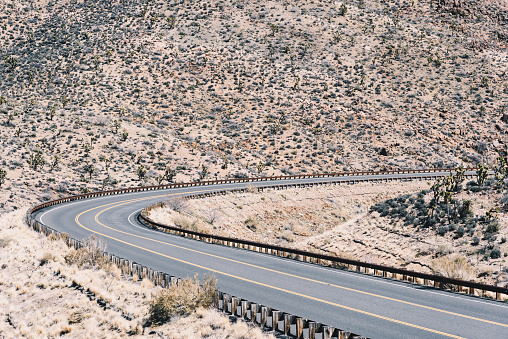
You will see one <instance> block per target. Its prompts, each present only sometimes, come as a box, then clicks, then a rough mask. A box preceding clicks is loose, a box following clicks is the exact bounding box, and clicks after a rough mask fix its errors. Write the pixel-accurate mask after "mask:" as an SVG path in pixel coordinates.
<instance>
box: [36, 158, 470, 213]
mask: <svg viewBox="0 0 508 339" xmlns="http://www.w3.org/2000/svg"><path fill="white" fill-rule="evenodd" d="M465 170H466V171H475V170H477V168H466V169H465ZM450 171H454V169H449V168H436V169H421V170H397V171H369V172H334V173H318V174H295V175H283V176H273V177H256V178H231V179H220V180H209V181H200V182H187V183H174V184H167V185H157V186H140V187H133V188H125V189H119V190H109V191H101V192H93V193H86V194H80V195H73V196H70V197H65V198H61V199H56V200H52V201H48V202H46V203H43V204H40V205H37V206H35V207H33V208H32V209H31V210H30V213H34V212H36V211H37V210H40V209H43V208H46V207H49V206H53V205H56V204H61V203H64V202H69V201H73V200H80V199H87V198H94V197H102V196H105V195H113V194H123V193H133V192H143V191H153V190H161V189H169V188H182V187H192V186H208V185H218V184H234V183H242V182H255V181H274V180H290V179H312V178H329V177H344V176H360V175H387V174H405V173H408V174H416V173H437V172H450ZM437 177H438V176H436V177H432V176H431V177H430V179H432V178H437ZM360 180H361V179H360ZM382 180H385V179H382ZM351 181H352V180H351ZM370 181H372V179H371V180H370Z"/></svg>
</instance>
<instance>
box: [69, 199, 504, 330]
mask: <svg viewBox="0 0 508 339" xmlns="http://www.w3.org/2000/svg"><path fill="white" fill-rule="evenodd" d="M204 191H205V190H200V191H194V192H188V193H197V192H204ZM208 191H212V190H208ZM169 195H178V194H169ZM169 195H168V194H164V195H158V196H151V197H144V198H137V199H131V200H124V201H120V202H116V203H109V204H105V205H101V206H97V207H94V208H91V209H89V210H86V211H84V212H82V213H80V214H78V215H77V216H76V218H75V221H76V223H77V224H78V225H79V226H80V227H82V228H84V229H86V230H88V231H90V232H93V233H96V234H99V235H102V236H104V237H106V238H110V239H113V240H116V241H119V242H121V243H125V244H127V245H130V246H133V247H136V248H139V249H142V250H145V251H148V252H151V253H154V254H157V255H160V256H163V257H166V258H169V259H172V260H175V261H178V262H181V263H185V264H188V265H191V266H194V267H199V268H202V269H205V270H209V271H212V272H215V273H218V274H222V275H225V276H229V277H232V278H236V279H239V280H242V281H247V282H250V283H253V284H257V285H260V286H265V287H268V288H272V289H275V290H278V291H282V292H286V293H289V294H293V295H297V296H300V297H304V298H307V299H311V300H315V301H319V302H323V303H325V304H329V305H333V306H337V307H340V308H344V309H347V310H351V311H355V312H359V313H362V314H366V315H370V316H373V317H377V318H380V319H384V320H388V321H391V322H395V323H399V324H403V325H406V326H410V327H414V328H418V329H422V330H425V331H429V332H433V333H438V334H442V335H445V336H449V337H453V338H460V337H458V336H455V335H452V334H448V333H444V332H440V331H436V330H433V329H429V328H425V327H422V326H418V325H414V324H410V323H406V322H403V321H400V320H397V319H392V318H388V317H384V316H381V315H378V314H374V313H370V312H366V311H362V310H359V309H354V308H351V307H348V306H344V305H341V304H337V303H333V302H330V301H327V300H322V299H319V298H315V297H312V296H308V295H305V294H301V293H298V292H294V291H289V290H286V289H282V288H279V287H275V286H271V285H267V284H264V283H261V282H257V281H253V280H250V279H246V278H242V277H239V276H235V275H232V274H229V273H225V272H221V271H218V270H214V269H211V268H207V267H204V266H201V265H198V264H194V263H191V262H188V261H185V260H181V259H177V258H174V257H171V256H168V255H165V254H162V253H159V252H155V251H153V250H150V249H147V248H144V247H141V246H138V245H134V244H132V243H129V242H125V241H122V240H120V239H117V238H115V237H112V236H108V235H105V234H103V233H100V232H96V231H93V230H91V229H88V228H86V227H85V226H84V225H82V224H81V223H80V222H79V217H80V216H81V215H83V214H84V213H87V212H89V211H92V210H95V209H99V208H102V207H106V206H110V207H108V208H106V209H103V210H101V211H100V212H99V213H98V214H96V216H95V221H96V222H97V223H98V224H100V225H101V226H103V227H105V228H108V229H111V230H113V231H116V232H119V233H122V234H125V235H129V236H132V237H136V238H140V239H144V240H149V241H153V242H157V243H161V244H165V245H168V246H172V247H176V248H180V249H183V250H187V251H191V252H194V253H199V254H203V255H207V256H210V257H214V258H218V259H222V260H227V261H230V262H234V263H238V264H242V265H246V266H249V267H254V268H257V269H261V270H265V271H269V272H273V273H278V274H281V275H285V276H289V277H293V278H297V279H302V280H306V281H310V282H314V283H318V284H323V285H328V286H332V287H335V288H339V289H343V290H348V291H352V292H356V293H362V294H365V295H369V296H373V297H377V298H382V299H385V300H390V301H395V302H400V303H403V304H407V305H411V306H416V307H421V308H425V309H429V310H433V311H437V312H442V313H446V314H450V315H455V316H459V317H463V318H468V319H473V320H478V321H482V322H486V323H490V324H494V325H499V326H504V327H508V325H506V324H502V323H497V322H493V321H490V320H485V319H480V318H475V317H471V316H467V315H463V314H459V313H454V312H450V311H445V310H441V309H437V308H434V307H429V306H425V305H420V304H416V303H411V302H407V301H403V300H399V299H395V298H390V297H386V296H382V295H377V294H373V293H369V292H364V291H360V290H356V289H352V288H348V287H344V286H339V285H335V284H330V283H325V282H322V281H318V280H314V279H310V278H305V277H301V276H297V275H294V274H290V273H285V272H280V271H276V270H273V269H269V268H265V267H261V266H257V265H253V264H248V263H245V262H241V261H237V260H234V259H229V258H225V257H221V256H217V255H213V254H209V253H205V252H201V251H197V250H193V249H190V248H186V247H182V246H178V245H174V244H170V243H167V242H164V241H160V240H155V239H151V238H147V237H143V236H138V235H134V234H131V233H128V232H124V231H120V230H117V229H114V228H111V227H109V226H107V225H104V224H103V223H101V222H100V221H99V220H98V218H99V216H100V215H101V214H102V213H103V212H105V211H107V210H109V209H112V208H115V207H118V206H121V205H125V204H128V203H132V202H137V201H142V200H147V199H153V198H158V197H162V196H169ZM111 205H114V206H111Z"/></svg>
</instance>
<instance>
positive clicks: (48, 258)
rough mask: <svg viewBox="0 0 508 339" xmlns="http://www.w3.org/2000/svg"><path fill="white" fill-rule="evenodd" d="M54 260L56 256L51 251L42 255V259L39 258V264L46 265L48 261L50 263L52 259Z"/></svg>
mask: <svg viewBox="0 0 508 339" xmlns="http://www.w3.org/2000/svg"><path fill="white" fill-rule="evenodd" d="M54 260H55V256H54V255H53V254H52V253H50V252H46V253H44V254H43V255H42V257H41V259H40V260H39V261H40V263H39V266H44V265H46V264H47V263H49V262H50V261H54Z"/></svg>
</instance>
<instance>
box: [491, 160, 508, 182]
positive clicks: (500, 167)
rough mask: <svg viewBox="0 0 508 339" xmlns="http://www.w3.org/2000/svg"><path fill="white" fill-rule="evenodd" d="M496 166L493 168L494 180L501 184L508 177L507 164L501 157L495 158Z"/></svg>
mask: <svg viewBox="0 0 508 339" xmlns="http://www.w3.org/2000/svg"><path fill="white" fill-rule="evenodd" d="M496 160H497V166H495V167H494V173H495V176H496V180H497V181H499V182H502V181H503V180H504V179H506V178H507V177H508V162H507V161H506V159H505V158H503V157H497V159H496Z"/></svg>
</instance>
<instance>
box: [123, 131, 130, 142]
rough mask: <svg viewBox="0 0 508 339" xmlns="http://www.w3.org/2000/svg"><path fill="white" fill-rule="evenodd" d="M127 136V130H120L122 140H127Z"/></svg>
mask: <svg viewBox="0 0 508 339" xmlns="http://www.w3.org/2000/svg"><path fill="white" fill-rule="evenodd" d="M128 137H129V132H127V131H126V130H124V131H123V132H122V141H125V140H127V138H128Z"/></svg>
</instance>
